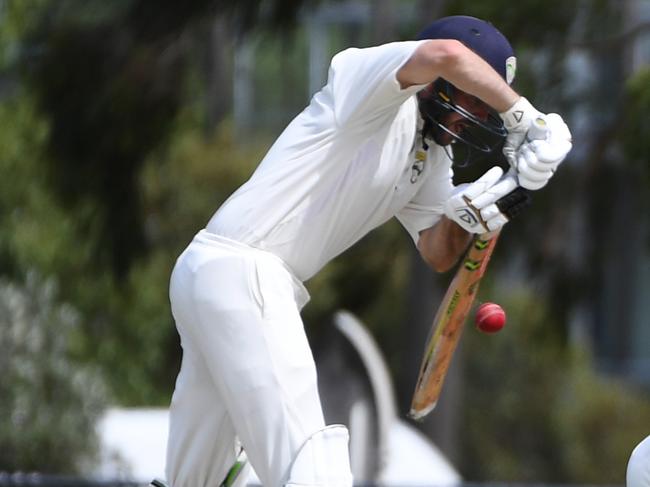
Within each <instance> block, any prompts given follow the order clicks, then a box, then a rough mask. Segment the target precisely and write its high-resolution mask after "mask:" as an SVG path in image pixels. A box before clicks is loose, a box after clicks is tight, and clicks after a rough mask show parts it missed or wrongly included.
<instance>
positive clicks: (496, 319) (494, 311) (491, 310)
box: [475, 303, 506, 333]
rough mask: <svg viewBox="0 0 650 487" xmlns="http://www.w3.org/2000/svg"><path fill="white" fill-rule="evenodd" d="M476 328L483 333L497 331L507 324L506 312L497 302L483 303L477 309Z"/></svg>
mask: <svg viewBox="0 0 650 487" xmlns="http://www.w3.org/2000/svg"><path fill="white" fill-rule="evenodd" d="M475 322H476V328H478V329H479V330H481V331H482V332H483V333H496V332H497V331H499V330H501V328H503V325H505V324H506V313H505V311H503V308H502V307H501V306H499V305H498V304H495V303H483V304H482V305H481V306H479V307H478V310H476V319H475Z"/></svg>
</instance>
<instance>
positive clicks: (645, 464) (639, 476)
mask: <svg viewBox="0 0 650 487" xmlns="http://www.w3.org/2000/svg"><path fill="white" fill-rule="evenodd" d="M625 485H626V486H627V487H650V436H648V437H646V438H645V439H644V440H643V441H642V442H641V443H639V444H638V445H637V446H636V448H635V449H634V450H633V451H632V454H631V455H630V460H629V461H628V463H627V472H626V480H625Z"/></svg>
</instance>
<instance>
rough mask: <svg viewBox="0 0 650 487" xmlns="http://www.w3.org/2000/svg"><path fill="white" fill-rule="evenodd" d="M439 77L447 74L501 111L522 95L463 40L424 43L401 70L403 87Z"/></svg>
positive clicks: (453, 81) (399, 76)
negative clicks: (463, 42)
mask: <svg viewBox="0 0 650 487" xmlns="http://www.w3.org/2000/svg"><path fill="white" fill-rule="evenodd" d="M437 78H444V79H445V80H447V81H449V82H450V83H451V84H453V85H454V86H456V87H457V88H458V89H460V90H462V91H464V92H466V93H469V94H471V95H474V96H476V97H477V98H479V99H481V100H483V101H484V102H485V103H487V104H488V105H490V106H491V107H492V108H494V109H495V110H497V111H499V112H505V111H506V110H508V109H509V108H510V107H511V106H512V105H514V103H515V102H516V101H517V100H518V99H519V95H518V94H517V93H516V92H515V91H514V90H513V89H512V88H510V86H509V85H508V84H507V83H506V82H505V81H504V80H503V78H501V76H500V75H499V74H498V73H497V72H496V71H494V69H492V67H491V66H490V65H489V64H488V63H487V62H485V61H484V60H483V59H482V58H481V57H480V56H478V55H477V54H476V53H474V52H473V51H472V50H471V49H468V48H467V47H466V46H465V45H463V44H462V43H461V42H459V41H455V40H431V41H428V42H426V43H424V44H422V45H421V46H420V47H418V49H417V50H416V51H415V52H414V53H413V56H412V57H411V59H409V61H408V62H407V63H406V64H405V65H404V66H402V68H401V69H400V70H399V72H398V73H397V79H398V81H399V82H400V84H401V85H402V86H403V87H406V86H412V85H416V84H427V83H431V82H433V81H435V80H436V79H437Z"/></svg>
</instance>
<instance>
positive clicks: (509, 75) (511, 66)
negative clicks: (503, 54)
mask: <svg viewBox="0 0 650 487" xmlns="http://www.w3.org/2000/svg"><path fill="white" fill-rule="evenodd" d="M516 72H517V58H516V57H514V56H510V57H509V58H508V59H506V82H507V83H508V84H512V82H513V80H514V79H515V74H516Z"/></svg>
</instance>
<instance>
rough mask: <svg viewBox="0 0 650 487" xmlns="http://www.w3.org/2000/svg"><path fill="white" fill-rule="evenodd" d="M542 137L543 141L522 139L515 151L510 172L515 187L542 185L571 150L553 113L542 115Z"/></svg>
mask: <svg viewBox="0 0 650 487" xmlns="http://www.w3.org/2000/svg"><path fill="white" fill-rule="evenodd" d="M544 120H545V121H546V128H547V130H546V134H545V137H544V138H543V139H538V140H526V142H524V143H523V144H522V145H521V147H519V149H518V150H517V152H516V155H515V162H514V165H513V167H514V169H515V170H516V172H517V178H518V181H519V184H520V185H521V186H522V187H524V188H526V189H531V190H537V189H541V188H543V187H544V186H546V183H548V181H549V179H551V177H552V176H553V174H555V171H556V170H557V167H558V166H559V165H560V163H562V161H564V159H565V158H566V156H567V154H568V153H569V151H570V150H571V147H572V146H573V145H572V142H571V132H570V131H569V127H567V124H566V123H564V120H562V117H561V116H559V115H558V114H557V113H550V114H548V115H545V116H544Z"/></svg>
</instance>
